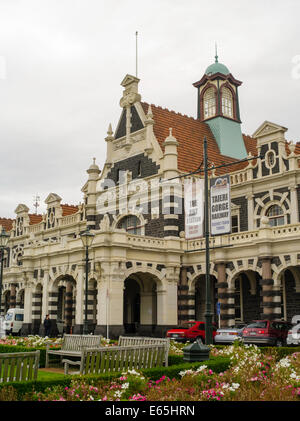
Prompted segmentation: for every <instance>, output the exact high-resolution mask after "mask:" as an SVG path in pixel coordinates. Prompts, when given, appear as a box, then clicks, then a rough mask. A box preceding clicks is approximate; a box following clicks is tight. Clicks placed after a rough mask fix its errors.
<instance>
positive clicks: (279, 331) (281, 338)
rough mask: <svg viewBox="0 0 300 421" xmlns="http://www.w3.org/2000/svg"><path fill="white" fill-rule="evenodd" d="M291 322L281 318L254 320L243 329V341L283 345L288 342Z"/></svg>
mask: <svg viewBox="0 0 300 421" xmlns="http://www.w3.org/2000/svg"><path fill="white" fill-rule="evenodd" d="M291 326H292V325H291V323H288V322H284V321H281V320H278V321H276V320H272V321H270V320H254V321H253V322H252V323H250V324H248V325H247V326H246V327H245V328H244V330H243V335H242V338H243V342H244V343H246V344H256V345H266V346H268V345H271V346H283V345H285V344H286V340H287V335H288V331H289V329H290V328H291Z"/></svg>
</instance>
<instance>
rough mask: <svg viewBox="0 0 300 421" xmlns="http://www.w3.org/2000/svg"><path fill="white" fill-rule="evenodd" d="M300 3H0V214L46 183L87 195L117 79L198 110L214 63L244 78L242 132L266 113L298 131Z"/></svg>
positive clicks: (112, 113)
mask: <svg viewBox="0 0 300 421" xmlns="http://www.w3.org/2000/svg"><path fill="white" fill-rule="evenodd" d="M299 16H300V2H299V1H298V0H285V1H284V2H283V1H281V0H280V1H279V0H254V1H253V0H252V1H251V2H249V1H245V0H227V1H226V2H225V1H223V0H215V1H214V2H208V1H203V0H151V1H148V0H109V1H108V0H49V1H48V0H0V139H1V151H0V153H1V155H0V163H1V165H0V177H1V178H0V179H1V185H0V216H2V217H12V218H14V217H15V213H14V210H15V209H16V207H17V205H18V204H19V203H25V204H26V205H27V206H28V207H29V208H30V212H31V213H34V212H35V209H34V207H33V197H34V195H36V194H38V195H39V196H40V197H41V204H40V207H39V208H38V212H39V213H42V212H44V211H45V204H44V200H45V199H46V197H47V195H48V194H49V193H50V192H54V193H57V194H59V195H60V196H61V197H62V203H69V204H77V203H79V202H81V201H82V193H81V187H82V186H83V185H84V183H85V182H86V180H87V173H86V169H87V168H88V167H89V165H90V164H91V163H92V158H93V157H96V163H97V164H98V165H99V166H100V168H102V165H103V163H104V161H105V153H106V143H105V141H104V138H105V137H106V132H107V128H108V125H109V123H112V126H113V130H114V129H115V127H116V125H117V122H118V118H119V115H120V113H121V108H120V106H119V100H120V98H121V96H122V89H123V88H122V87H121V86H120V83H121V81H122V79H123V77H124V76H125V75H126V74H127V73H129V74H133V75H135V32H136V31H138V33H139V35H138V77H139V78H140V79H141V81H140V84H139V89H140V93H141V95H142V100H145V101H147V102H151V103H154V104H156V105H160V106H162V107H166V108H169V109H171V110H174V111H177V112H181V113H183V114H187V115H190V116H193V117H195V116H196V106H197V101H196V89H195V88H194V87H193V86H192V83H193V82H195V81H198V80H199V79H200V78H201V77H202V76H203V74H204V72H205V69H206V67H207V66H208V65H209V64H211V63H212V62H213V61H214V55H215V52H214V48H215V42H217V44H218V55H219V61H220V62H222V63H224V64H225V65H226V66H227V67H228V68H229V70H230V72H231V73H232V74H233V76H234V77H235V78H237V79H239V80H241V81H243V85H242V86H241V87H240V89H239V97H240V108H241V118H242V122H243V123H242V130H243V132H244V133H246V134H253V133H254V131H255V130H256V129H257V128H258V127H259V125H260V124H261V123H263V122H264V121H265V120H269V121H272V122H274V123H277V124H280V125H283V126H285V127H287V128H288V132H287V134H286V137H287V139H288V140H292V141H294V142H296V141H298V140H300V118H299V97H300V66H299V63H300V42H299V41H300V36H299V35H300V29H299V28H300V24H299Z"/></svg>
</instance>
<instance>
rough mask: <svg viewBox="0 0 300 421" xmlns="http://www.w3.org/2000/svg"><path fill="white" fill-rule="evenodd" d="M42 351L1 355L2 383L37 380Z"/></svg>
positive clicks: (0, 373)
mask: <svg viewBox="0 0 300 421" xmlns="http://www.w3.org/2000/svg"><path fill="white" fill-rule="evenodd" d="M39 360H40V351H33V352H12V353H9V354H8V353H7V354H6V353H5V354H0V383H7V382H13V381H16V382H17V381H25V380H36V378H37V373H38V368H39Z"/></svg>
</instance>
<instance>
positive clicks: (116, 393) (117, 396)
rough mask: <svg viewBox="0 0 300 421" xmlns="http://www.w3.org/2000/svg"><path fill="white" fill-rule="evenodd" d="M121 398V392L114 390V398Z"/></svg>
mask: <svg viewBox="0 0 300 421" xmlns="http://www.w3.org/2000/svg"><path fill="white" fill-rule="evenodd" d="M121 396H122V392H121V390H116V392H115V393H114V397H115V398H120V397H121Z"/></svg>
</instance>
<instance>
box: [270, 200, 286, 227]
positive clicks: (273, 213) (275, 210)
mask: <svg viewBox="0 0 300 421" xmlns="http://www.w3.org/2000/svg"><path fill="white" fill-rule="evenodd" d="M266 215H267V217H268V218H269V222H270V225H271V227H277V226H278V225H284V224H285V218H284V213H283V210H282V208H281V207H280V206H278V205H272V206H271V207H270V208H269V209H268V211H267V213H266Z"/></svg>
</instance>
